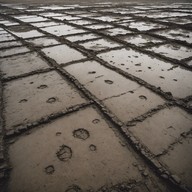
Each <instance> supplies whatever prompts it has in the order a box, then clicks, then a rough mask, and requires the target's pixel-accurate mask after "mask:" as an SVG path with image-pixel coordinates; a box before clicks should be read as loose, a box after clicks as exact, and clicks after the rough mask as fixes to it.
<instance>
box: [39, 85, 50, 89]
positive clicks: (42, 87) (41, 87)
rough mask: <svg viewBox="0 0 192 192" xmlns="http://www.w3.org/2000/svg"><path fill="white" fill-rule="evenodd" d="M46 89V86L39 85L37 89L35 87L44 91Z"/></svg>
mask: <svg viewBox="0 0 192 192" xmlns="http://www.w3.org/2000/svg"><path fill="white" fill-rule="evenodd" d="M47 87H48V86H47V85H40V86H39V87H37V89H45V88H47Z"/></svg>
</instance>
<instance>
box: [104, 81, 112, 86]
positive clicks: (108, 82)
mask: <svg viewBox="0 0 192 192" xmlns="http://www.w3.org/2000/svg"><path fill="white" fill-rule="evenodd" d="M105 83H107V84H109V85H111V84H113V81H111V80H105Z"/></svg>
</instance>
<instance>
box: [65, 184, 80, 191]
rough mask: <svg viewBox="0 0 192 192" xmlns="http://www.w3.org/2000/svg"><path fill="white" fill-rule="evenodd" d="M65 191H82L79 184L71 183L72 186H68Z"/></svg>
mask: <svg viewBox="0 0 192 192" xmlns="http://www.w3.org/2000/svg"><path fill="white" fill-rule="evenodd" d="M65 192H82V190H81V188H80V187H79V186H77V185H72V186H69V187H68V188H67V190H66V191H65Z"/></svg>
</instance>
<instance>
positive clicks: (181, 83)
mask: <svg viewBox="0 0 192 192" xmlns="http://www.w3.org/2000/svg"><path fill="white" fill-rule="evenodd" d="M98 56H99V57H100V58H101V59H103V60H104V61H107V62H108V63H109V64H111V65H113V66H116V67H117V68H120V69H122V70H124V71H126V72H128V73H130V74H132V75H134V76H136V77H139V78H141V79H143V80H144V81H146V82H148V83H149V84H151V85H155V86H156V87H160V88H161V89H162V90H163V91H164V92H171V93H172V95H173V96H174V97H180V98H181V97H186V96H189V95H191V94H192V87H191V84H190V82H192V76H191V72H190V71H187V70H185V69H181V68H180V67H174V66H175V65H172V64H171V63H168V62H164V61H161V60H158V59H156V58H154V57H150V56H148V55H145V54H142V53H139V52H137V51H134V50H132V49H120V50H114V51H109V52H106V53H103V54H99V55H98ZM178 87H179V89H178Z"/></svg>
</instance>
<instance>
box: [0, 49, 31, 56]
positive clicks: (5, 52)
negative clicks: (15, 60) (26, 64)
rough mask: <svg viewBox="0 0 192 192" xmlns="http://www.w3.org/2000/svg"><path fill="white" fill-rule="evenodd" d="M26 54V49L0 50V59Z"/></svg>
mask: <svg viewBox="0 0 192 192" xmlns="http://www.w3.org/2000/svg"><path fill="white" fill-rule="evenodd" d="M27 52H30V50H29V49H28V48H27V47H17V48H7V49H3V50H0V57H6V56H11V55H16V54H20V53H27Z"/></svg>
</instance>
